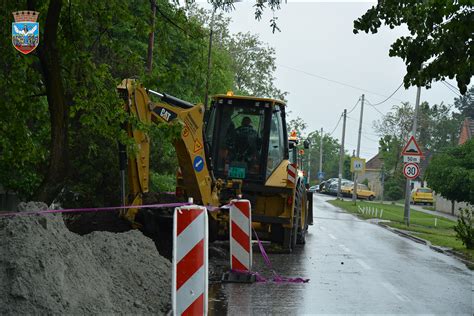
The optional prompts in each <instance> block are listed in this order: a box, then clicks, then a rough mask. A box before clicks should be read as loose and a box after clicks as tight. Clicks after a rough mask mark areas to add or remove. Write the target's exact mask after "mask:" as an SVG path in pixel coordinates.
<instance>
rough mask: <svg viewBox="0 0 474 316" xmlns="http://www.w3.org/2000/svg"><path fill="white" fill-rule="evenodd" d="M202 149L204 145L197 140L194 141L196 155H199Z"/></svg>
mask: <svg viewBox="0 0 474 316" xmlns="http://www.w3.org/2000/svg"><path fill="white" fill-rule="evenodd" d="M201 149H202V144H201V142H200V141H198V140H197V139H195V140H194V153H197V152H198V151H200V150H201Z"/></svg>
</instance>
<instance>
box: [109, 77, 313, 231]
mask: <svg viewBox="0 0 474 316" xmlns="http://www.w3.org/2000/svg"><path fill="white" fill-rule="evenodd" d="M118 90H119V92H120V93H121V94H122V96H123V97H124V101H125V103H124V108H125V110H126V111H127V113H129V114H130V116H131V117H132V118H133V119H132V120H131V121H132V122H133V120H134V119H136V120H137V121H138V122H140V123H143V124H145V125H149V124H158V123H165V124H177V125H178V126H180V128H181V129H180V137H179V138H178V139H177V140H176V141H175V143H174V146H175V149H176V154H177V157H178V162H179V166H180V171H179V172H178V174H179V175H178V177H177V188H180V189H184V190H185V193H186V196H188V197H192V198H193V199H194V203H196V204H200V205H205V206H213V207H219V206H220V203H221V202H222V201H219V197H220V193H221V189H224V188H227V189H230V188H236V187H238V189H237V190H236V191H235V192H236V194H240V188H241V187H242V180H240V179H238V180H233V179H230V180H227V181H224V180H221V179H217V180H216V179H214V178H213V176H212V174H211V173H210V171H209V168H208V166H207V160H206V154H205V150H204V139H203V126H204V107H203V106H202V105H200V104H198V105H195V106H193V107H192V108H189V109H184V108H180V107H177V106H174V105H170V104H167V103H162V102H152V101H151V100H150V98H149V96H148V93H147V91H146V89H145V88H143V87H142V86H141V85H140V84H138V82H136V81H135V80H133V79H125V80H123V81H122V83H121V84H120V85H119V86H118ZM213 99H214V100H218V99H247V100H252V101H255V102H264V103H265V105H266V104H269V105H271V106H275V105H277V104H278V105H282V106H285V103H283V102H282V101H279V100H274V99H267V98H255V97H247V96H227V95H217V96H214V97H213ZM170 114H171V116H170ZM126 129H127V132H128V135H129V136H130V137H132V138H133V139H134V142H135V143H136V144H137V152H136V154H135V155H134V156H131V157H129V161H128V183H129V196H128V201H127V204H128V205H131V206H139V205H142V203H143V199H142V196H143V194H144V193H147V192H148V191H149V165H150V164H149V156H150V139H149V137H148V135H147V134H146V132H144V131H141V130H139V129H137V128H136V127H135V126H132V124H131V123H129V124H128V125H127V126H126ZM196 157H201V158H202V163H203V164H204V165H203V166H202V169H199V171H198V170H197V169H196V168H195V166H194V161H195V159H196ZM289 164H290V161H289V160H286V159H285V160H283V161H282V162H281V163H280V164H279V166H278V167H277V168H276V169H275V170H274V171H273V172H272V174H271V175H270V176H269V177H268V179H267V180H266V182H265V187H272V188H281V189H286V190H283V191H282V192H285V193H265V192H263V193H258V194H257V197H256V202H255V205H254V206H253V208H254V209H253V210H252V213H254V214H260V215H265V216H268V217H274V218H276V217H279V218H282V219H284V220H285V223H286V224H283V227H285V228H292V227H294V225H295V224H296V223H294V221H295V204H296V201H295V200H296V193H297V189H298V185H302V184H299V181H300V178H299V177H297V178H298V179H296V181H295V182H296V183H292V182H290V181H288V171H287V168H288V165H289ZM301 198H302V201H306V196H305V195H304V196H303V197H301ZM307 212H308V210H307V205H306V203H305V202H304V203H303V202H302V209H301V217H300V220H301V221H300V223H297V224H299V225H298V226H299V227H305V225H306V213H307ZM137 213H138V209H137V208H131V209H128V210H125V211H123V212H122V216H123V217H125V218H126V219H128V220H129V221H130V222H132V223H133V224H134V225H135V226H139V224H138V223H136V221H135V217H136V215H137ZM210 215H211V216H212V217H213V219H214V220H216V222H217V223H219V228H218V230H219V232H223V231H225V230H226V229H227V227H226V225H227V224H226V223H227V222H228V214H227V212H221V211H219V212H211V213H210ZM254 226H256V227H258V228H260V229H262V230H267V231H268V230H269V229H270V225H268V224H265V223H256V222H254Z"/></svg>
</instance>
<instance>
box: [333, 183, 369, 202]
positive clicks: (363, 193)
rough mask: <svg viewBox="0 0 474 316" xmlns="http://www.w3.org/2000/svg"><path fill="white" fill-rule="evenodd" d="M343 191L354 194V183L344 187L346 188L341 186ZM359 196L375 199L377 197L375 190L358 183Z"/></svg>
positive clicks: (360, 197)
mask: <svg viewBox="0 0 474 316" xmlns="http://www.w3.org/2000/svg"><path fill="white" fill-rule="evenodd" d="M341 191H342V192H343V194H346V195H348V196H352V192H354V183H352V185H350V186H346V187H344V189H342V188H341ZM357 198H358V199H367V200H369V201H373V200H374V199H375V192H374V191H372V190H370V189H369V187H368V186H366V185H365V184H357Z"/></svg>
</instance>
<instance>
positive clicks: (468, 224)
mask: <svg viewBox="0 0 474 316" xmlns="http://www.w3.org/2000/svg"><path fill="white" fill-rule="evenodd" d="M454 230H455V231H456V237H457V238H458V239H459V240H461V241H462V243H463V244H464V245H465V246H466V248H467V249H474V219H473V217H472V212H471V211H470V210H469V209H467V208H465V209H461V213H460V214H459V218H458V223H457V225H456V226H454Z"/></svg>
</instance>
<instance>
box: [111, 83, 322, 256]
mask: <svg viewBox="0 0 474 316" xmlns="http://www.w3.org/2000/svg"><path fill="white" fill-rule="evenodd" d="M118 91H119V94H120V95H121V97H122V98H123V100H124V108H125V110H126V111H127V112H128V113H129V114H130V115H131V116H133V118H134V120H135V121H136V120H138V121H140V122H142V123H145V124H154V123H156V124H158V123H162V124H177V125H178V126H179V128H180V137H179V138H178V139H176V141H175V142H174V146H175V148H176V154H177V157H178V163H179V172H178V177H177V186H176V198H181V200H182V201H186V200H187V199H188V198H190V197H191V198H193V201H194V203H196V204H200V205H204V206H208V207H210V209H211V208H212V210H213V211H210V212H209V218H210V223H209V227H210V235H211V239H223V238H228V235H227V234H228V210H224V209H220V207H221V206H223V205H225V204H227V203H228V202H229V201H230V200H231V199H234V198H237V197H242V198H245V199H248V200H250V201H251V203H252V222H253V227H254V228H255V229H256V231H257V232H258V233H259V236H261V237H262V238H263V239H266V240H270V241H272V242H274V243H276V244H279V245H281V246H282V248H283V249H284V250H286V251H291V250H292V249H294V247H295V246H296V244H297V243H299V244H304V243H305V235H306V232H307V230H308V225H311V224H312V218H313V214H312V212H313V210H312V203H311V202H312V196H309V195H308V194H311V193H307V192H306V188H305V184H304V179H303V177H302V174H301V172H300V170H298V169H297V165H296V162H297V161H298V159H297V152H298V141H297V140H296V139H290V140H289V139H288V135H287V128H286V115H285V110H286V105H285V103H283V102H282V101H279V100H274V99H267V98H257V97H249V96H234V95H232V93H228V94H226V95H216V96H213V97H212V102H211V105H210V109H208V110H207V111H205V109H204V106H203V105H201V104H197V105H193V104H190V103H188V102H186V101H183V100H180V99H178V98H175V97H173V96H170V95H167V94H164V93H158V92H155V91H153V90H149V89H145V88H144V87H143V86H142V85H141V84H139V83H138V82H137V81H135V80H133V79H125V80H123V82H122V83H121V84H120V85H119V86H118ZM152 98H156V99H158V100H159V101H158V102H154V101H152ZM134 120H129V122H132V121H134ZM124 128H126V130H127V131H128V134H129V136H130V137H132V138H133V139H134V141H135V142H136V144H137V147H138V152H137V153H136V155H135V156H134V157H129V158H128V164H127V163H126V159H125V150H124V148H123V147H122V148H121V170H122V172H123V174H124V173H125V168H127V169H128V181H127V182H128V194H126V193H125V183H126V181H125V176H123V179H124V180H123V181H122V183H123V185H122V187H123V189H122V195H123V200H124V203H125V204H126V205H131V206H136V205H142V204H143V196H144V194H146V193H147V192H148V191H149V186H148V182H149V165H150V163H149V156H150V140H149V137H148V135H147V134H146V133H145V132H143V131H140V130H138V129H137V128H136V127H135V126H133V125H132V124H131V123H128V124H127V125H126V126H124ZM290 158H291V159H290ZM292 162H293V163H292ZM126 165H127V166H126ZM122 215H123V216H124V217H125V218H126V219H127V220H129V221H130V222H132V223H133V224H135V226H137V227H141V228H142V230H143V231H144V232H145V234H147V233H148V234H149V235H153V236H154V237H155V238H154V239H155V241H156V239H161V238H164V239H168V238H166V237H164V236H163V234H169V232H170V231H169V229H170V228H167V227H166V226H167V224H165V222H166V221H167V220H166V219H165V218H166V217H167V216H169V213H168V215H166V214H165V215H164V214H163V213H162V212H160V211H159V210H147V209H137V208H130V209H128V210H127V211H124V212H123V213H122ZM169 222H170V221H169ZM150 223H155V224H156V225H150ZM168 224H169V223H168Z"/></svg>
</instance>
